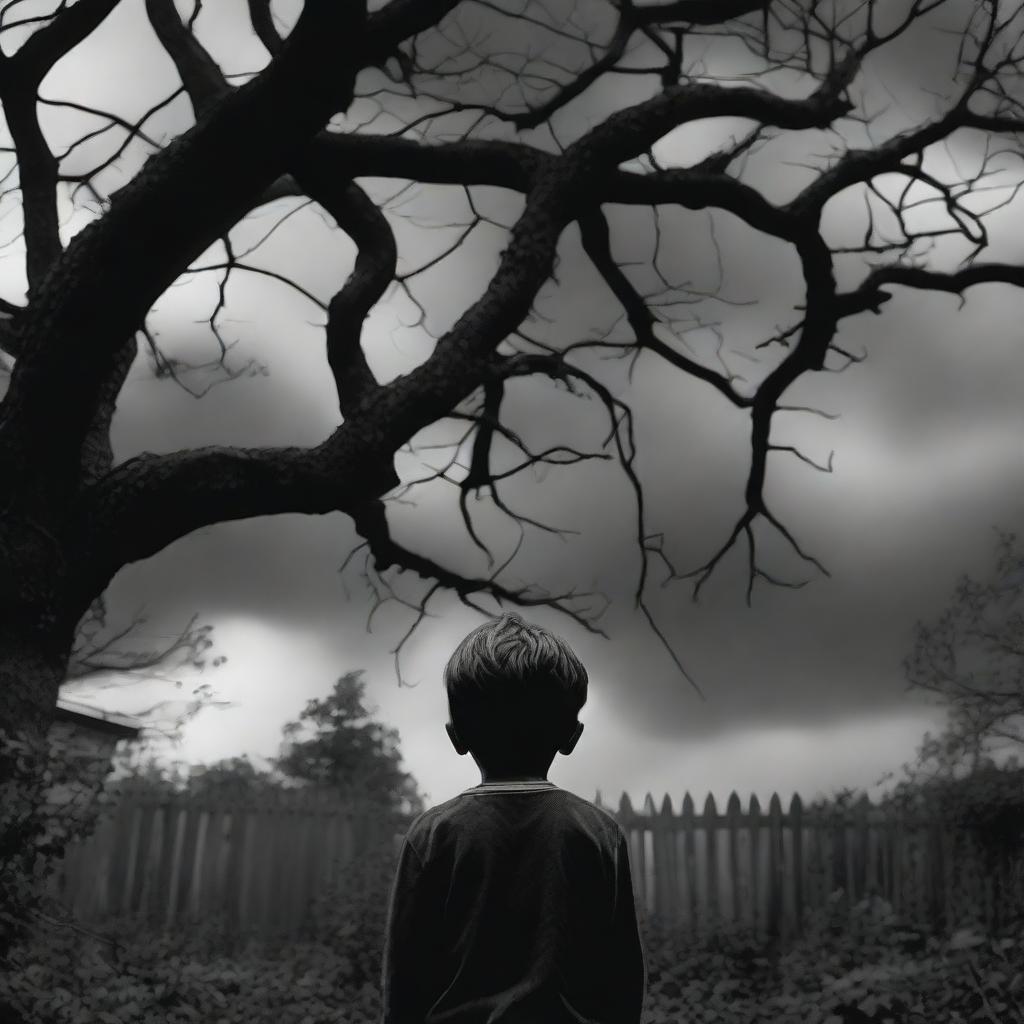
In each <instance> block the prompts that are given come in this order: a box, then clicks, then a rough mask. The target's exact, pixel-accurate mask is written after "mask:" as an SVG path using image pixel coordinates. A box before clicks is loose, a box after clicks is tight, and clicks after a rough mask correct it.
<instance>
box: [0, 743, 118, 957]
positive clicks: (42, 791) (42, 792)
mask: <svg viewBox="0 0 1024 1024" xmlns="http://www.w3.org/2000/svg"><path fill="white" fill-rule="evenodd" d="M109 770H110V758H109V754H108V752H107V751H105V750H101V751H97V752H96V753H95V754H94V755H93V756H89V755H87V754H84V753H83V752H82V751H80V750H77V749H72V747H71V746H70V743H69V741H67V740H66V739H62V738H57V737H55V738H52V739H50V740H49V741H48V742H47V743H45V744H41V743H40V742H39V741H38V740H37V739H33V738H32V737H31V736H26V735H24V734H17V733H14V734H11V733H8V732H7V731H6V730H4V729H0V837H2V847H0V963H2V958H4V957H5V956H6V954H7V952H8V950H9V949H10V947H11V945H12V944H13V943H15V942H17V941H18V939H19V938H20V937H21V936H22V935H24V934H25V932H26V930H27V929H30V927H31V925H32V922H33V921H37V920H39V918H40V917H41V916H47V914H48V912H52V911H53V909H54V908H53V901H52V899H51V898H50V897H49V896H48V894H47V891H46V882H47V879H48V878H49V877H50V876H51V874H52V873H53V870H54V867H55V866H56V864H57V863H58V862H59V860H60V859H61V857H62V856H63V855H64V849H65V847H66V846H67V845H68V844H69V843H70V842H72V841H74V840H76V839H81V838H84V837H85V836H87V835H88V834H89V833H90V832H91V830H92V829H93V828H94V826H95V824H96V820H97V818H98V816H99V814H100V812H101V810H102V809H103V807H104V806H105V805H106V804H107V803H108V802H109V799H110V797H109V795H108V794H105V793H104V792H103V787H104V781H105V779H106V776H107V773H108V772H109Z"/></svg>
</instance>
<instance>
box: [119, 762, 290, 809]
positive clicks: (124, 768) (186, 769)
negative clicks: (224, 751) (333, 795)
mask: <svg viewBox="0 0 1024 1024" xmlns="http://www.w3.org/2000/svg"><path fill="white" fill-rule="evenodd" d="M115 773H116V774H115V775H114V776H113V777H112V778H111V780H110V782H109V784H108V788H109V789H110V791H111V792H113V793H123V792H126V791H128V790H131V792H132V793H135V794H140V793H144V794H148V795H151V796H154V797H168V798H169V797H173V796H191V797H196V798H199V799H203V798H209V799H214V800H228V801H230V800H235V799H240V798H242V797H255V798H258V797H259V796H260V795H261V794H264V793H271V792H277V791H279V790H281V789H285V788H286V780H285V779H284V778H283V777H282V776H281V775H280V774H279V773H277V772H274V771H268V770H267V769H264V768H260V767H259V766H257V765H255V764H253V762H252V761H251V760H250V759H249V757H248V755H244V754H243V755H242V756H240V757H228V758H223V759H222V760H220V761H214V762H213V763H212V764H187V763H185V762H182V761H174V762H171V763H168V762H166V761H164V760H162V759H159V758H156V757H152V756H150V757H149V758H146V759H144V760H138V759H137V758H136V757H135V756H134V752H132V751H127V752H126V754H125V756H124V757H122V758H121V759H120V760H119V761H118V763H117V765H116V767H115Z"/></svg>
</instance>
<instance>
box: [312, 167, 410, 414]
mask: <svg viewBox="0 0 1024 1024" xmlns="http://www.w3.org/2000/svg"><path fill="white" fill-rule="evenodd" d="M294 172H295V179H296V181H297V182H298V184H299V187H300V188H301V189H302V190H303V191H304V192H305V193H306V195H308V196H309V197H310V198H311V199H313V200H315V201H316V202H317V203H319V204H320V206H322V207H323V209H324V210H325V211H326V212H327V213H329V214H330V215H331V217H333V218H334V220H335V223H336V224H337V225H338V227H339V228H341V230H342V231H344V232H345V234H347V235H348V236H349V237H350V238H351V239H352V241H353V242H355V244H356V247H357V249H358V252H357V254H356V262H355V266H354V267H353V269H352V273H351V274H350V275H349V278H348V280H347V281H346V282H345V284H344V285H343V286H342V288H341V289H340V290H339V291H338V292H336V293H335V295H334V297H333V298H332V299H331V301H330V304H329V306H328V309H327V361H328V363H329V365H330V367H331V372H332V373H333V375H334V382H335V387H336V389H337V393H338V406H339V408H340V410H341V414H342V416H344V417H345V418H346V419H347V418H348V417H349V416H351V415H352V414H353V412H354V411H355V409H356V408H357V406H358V404H359V402H360V401H361V400H362V399H363V398H365V397H366V396H367V395H368V394H370V393H371V392H373V391H375V390H376V389H377V381H376V379H375V378H374V376H373V373H372V372H371V370H370V367H369V365H368V364H367V362H366V356H365V355H364V353H363V347H362V343H361V341H362V329H363V321H364V320H365V319H366V316H367V314H368V313H369V312H370V310H371V309H372V308H373V307H374V305H376V303H377V301H378V300H379V299H380V298H381V296H382V295H383V294H384V292H385V291H386V290H387V287H388V285H389V284H391V282H392V281H393V280H394V276H395V268H396V265H397V261H398V248H397V246H396V244H395V236H394V234H393V233H392V231H391V226H390V225H389V224H388V222H387V218H386V217H385V216H384V214H383V213H381V212H380V210H379V209H378V208H377V206H376V204H375V203H374V202H373V200H372V199H370V197H369V196H368V195H367V194H366V193H365V192H364V191H363V190H362V189H361V188H360V187H359V186H358V185H356V184H355V183H354V182H351V181H345V180H344V179H338V178H336V177H334V176H333V175H332V174H330V173H325V169H324V168H323V167H322V166H320V165H319V164H318V163H317V161H316V160H308V159H307V160H304V161H301V162H300V163H299V164H296V165H295V167H294Z"/></svg>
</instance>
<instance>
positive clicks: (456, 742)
mask: <svg viewBox="0 0 1024 1024" xmlns="http://www.w3.org/2000/svg"><path fill="white" fill-rule="evenodd" d="M444 729H445V732H446V733H448V739H450V740H451V741H452V746H453V747H454V748H455V753H456V754H458V755H459V756H460V757H461V756H462V755H463V754H468V753H469V747H467V746H466V744H465V743H463V742H462V740H461V739H459V734H458V733H457V732H456V731H455V726H454V725H452V723H451V722H448V723H446V724H445V727H444Z"/></svg>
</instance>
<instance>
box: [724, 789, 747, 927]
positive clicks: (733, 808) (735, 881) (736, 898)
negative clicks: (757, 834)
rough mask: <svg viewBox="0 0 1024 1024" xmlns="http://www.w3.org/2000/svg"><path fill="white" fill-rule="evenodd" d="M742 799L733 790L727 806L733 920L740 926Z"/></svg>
mask: <svg viewBox="0 0 1024 1024" xmlns="http://www.w3.org/2000/svg"><path fill="white" fill-rule="evenodd" d="M741 814H742V812H741V810H740V798H739V796H737V794H736V790H733V791H732V792H731V793H730V794H729V800H728V802H727V803H726V805H725V818H726V826H727V827H728V830H729V887H730V895H731V897H732V920H733V922H734V923H736V924H739V922H740V920H741V918H742V916H743V915H742V911H741V908H740V902H741V895H742V889H741V886H740V879H741V873H740V817H741Z"/></svg>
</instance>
